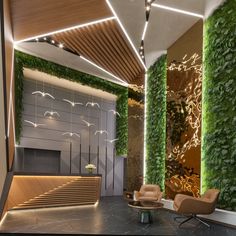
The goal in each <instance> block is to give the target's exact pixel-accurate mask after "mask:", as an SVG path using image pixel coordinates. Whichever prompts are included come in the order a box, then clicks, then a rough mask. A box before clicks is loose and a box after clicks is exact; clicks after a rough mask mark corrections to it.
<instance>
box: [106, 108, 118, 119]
mask: <svg viewBox="0 0 236 236" xmlns="http://www.w3.org/2000/svg"><path fill="white" fill-rule="evenodd" d="M108 112H112V113H113V115H117V116H119V117H120V113H119V112H118V111H115V110H113V109H111V110H109V111H108Z"/></svg>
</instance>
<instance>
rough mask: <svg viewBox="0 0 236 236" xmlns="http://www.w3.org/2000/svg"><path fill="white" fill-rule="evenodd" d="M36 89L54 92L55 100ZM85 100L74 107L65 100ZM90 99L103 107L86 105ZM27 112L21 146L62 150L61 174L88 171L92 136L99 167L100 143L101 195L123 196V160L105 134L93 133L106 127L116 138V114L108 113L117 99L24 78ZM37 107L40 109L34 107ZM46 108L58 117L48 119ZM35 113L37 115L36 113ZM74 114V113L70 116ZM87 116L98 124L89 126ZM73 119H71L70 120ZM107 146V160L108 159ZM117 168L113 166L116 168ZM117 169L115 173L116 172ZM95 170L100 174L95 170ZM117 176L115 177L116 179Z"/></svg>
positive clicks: (92, 145) (92, 150) (93, 161)
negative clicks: (65, 134) (106, 98)
mask: <svg viewBox="0 0 236 236" xmlns="http://www.w3.org/2000/svg"><path fill="white" fill-rule="evenodd" d="M35 90H41V91H42V90H44V92H48V93H50V94H52V95H53V96H54V97H55V98H56V99H55V100H52V99H50V98H48V97H42V96H35V95H32V92H33V91H35ZM63 98H65V99H68V100H74V101H77V102H82V103H83V104H84V105H83V106H81V105H78V106H75V107H73V108H72V109H71V106H70V105H69V104H68V103H66V102H64V101H63V100H62V99H63ZM88 101H93V102H97V103H99V104H100V107H101V109H97V108H94V107H86V106H85V104H86V103H87V102H88ZM23 103H24V111H23V117H22V124H23V132H22V137H21V142H20V145H19V147H25V148H36V149H45V150H56V151H60V152H61V161H60V171H61V173H69V172H70V156H71V158H72V159H71V162H72V165H71V172H72V173H80V170H81V172H82V173H87V171H86V169H85V165H86V164H87V163H88V159H89V154H88V153H89V139H90V153H91V154H90V158H91V163H93V164H95V165H96V166H97V157H98V146H99V166H98V167H97V168H98V169H99V173H100V174H102V176H103V179H102V195H122V193H123V159H121V158H114V153H113V150H114V143H113V144H111V143H107V142H105V141H104V139H106V135H105V134H102V135H100V136H98V135H96V136H95V135H94V132H95V131H96V130H100V129H102V130H107V131H108V136H107V138H108V139H114V138H115V116H114V115H113V114H112V113H111V112H108V110H110V109H114V110H115V107H116V103H115V101H108V100H105V99H102V98H98V97H91V96H90V95H86V94H82V93H78V92H76V91H70V90H67V89H63V88H60V87H55V86H53V87H52V85H47V84H44V89H43V84H42V82H40V81H37V82H36V81H34V80H29V79H25V81H24V100H23ZM35 107H37V109H36V110H37V111H36V110H35ZM47 110H55V111H57V112H58V113H59V114H60V117H59V118H58V119H49V118H47V117H44V112H45V111H47ZM35 112H36V113H37V114H35ZM71 114H72V115H71ZM35 117H36V120H37V123H42V124H45V125H44V126H41V127H37V128H34V127H33V126H32V125H30V124H28V123H26V122H24V120H30V121H33V122H34V121H35ZM82 119H85V120H87V121H89V122H91V123H94V124H95V127H94V126H93V127H91V129H90V132H89V129H88V127H87V126H86V125H85V123H84V122H83V121H82ZM71 121H72V122H71ZM71 129H72V132H76V133H80V134H81V138H80V139H79V138H77V137H75V138H68V137H66V136H63V135H62V133H64V132H67V131H69V132H70V131H71ZM80 143H81V166H80ZM106 148H107V161H106V155H105V154H106ZM113 167H114V168H113ZM113 171H114V172H113ZM94 173H97V171H95V172H94ZM113 176H114V178H113Z"/></svg>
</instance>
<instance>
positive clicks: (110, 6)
mask: <svg viewBox="0 0 236 236" xmlns="http://www.w3.org/2000/svg"><path fill="white" fill-rule="evenodd" d="M106 2H107V4H108V6H109V8H110V9H111V11H112V13H113V15H114V16H115V18H116V20H117V21H118V23H119V25H120V27H121V29H122V31H123V32H124V34H125V36H126V38H127V39H128V41H129V43H130V45H131V46H132V48H133V50H134V52H135V54H136V55H137V57H138V59H139V61H140V62H141V64H142V65H143V67H144V69H145V71H147V67H146V65H145V64H144V62H143V60H142V58H141V57H140V55H139V53H138V51H137V50H136V48H135V46H134V44H133V42H132V40H131V39H130V37H129V35H128V33H127V31H126V30H125V28H124V26H123V25H122V23H121V21H120V19H119V17H118V16H117V14H116V12H115V10H114V8H113V7H112V5H111V3H110V2H109V0H106Z"/></svg>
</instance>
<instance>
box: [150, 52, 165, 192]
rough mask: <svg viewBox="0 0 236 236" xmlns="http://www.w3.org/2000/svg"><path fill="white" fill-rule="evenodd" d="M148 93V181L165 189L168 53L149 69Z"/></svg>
mask: <svg viewBox="0 0 236 236" xmlns="http://www.w3.org/2000/svg"><path fill="white" fill-rule="evenodd" d="M146 85H147V88H146V91H147V94H146V104H147V107H146V176H145V177H146V183H152V184H158V185H159V186H160V187H161V189H162V190H164V185H165V183H164V181H165V156H166V55H163V56H161V57H160V58H158V60H157V61H156V62H155V63H154V64H153V65H152V66H151V67H150V69H149V70H148V78H147V83H146Z"/></svg>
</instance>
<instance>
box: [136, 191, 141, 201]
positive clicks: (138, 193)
mask: <svg viewBox="0 0 236 236" xmlns="http://www.w3.org/2000/svg"><path fill="white" fill-rule="evenodd" d="M140 196H141V194H140V192H138V191H134V201H138V200H139V197H140Z"/></svg>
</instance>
